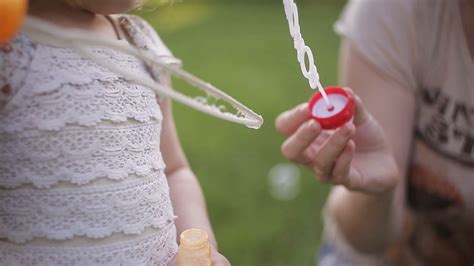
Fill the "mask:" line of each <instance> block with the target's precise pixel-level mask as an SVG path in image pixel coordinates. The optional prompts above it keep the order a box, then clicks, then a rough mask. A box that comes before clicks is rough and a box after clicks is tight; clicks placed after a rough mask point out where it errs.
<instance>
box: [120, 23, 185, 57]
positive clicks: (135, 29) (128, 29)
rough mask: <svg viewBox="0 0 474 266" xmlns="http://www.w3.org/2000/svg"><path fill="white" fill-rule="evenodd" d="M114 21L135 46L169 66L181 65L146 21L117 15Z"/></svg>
mask: <svg viewBox="0 0 474 266" xmlns="http://www.w3.org/2000/svg"><path fill="white" fill-rule="evenodd" d="M114 19H115V20H116V21H117V22H118V24H119V25H120V27H121V28H122V30H123V32H124V33H125V34H126V35H127V37H128V38H129V40H130V41H131V42H132V44H133V45H134V46H136V47H138V48H139V49H145V50H149V51H151V52H152V53H154V54H155V55H157V56H159V57H161V58H162V59H163V60H164V61H165V62H166V63H167V64H176V65H180V64H181V61H180V60H179V59H178V58H176V57H174V55H173V53H172V52H171V51H170V49H169V48H168V46H167V45H166V44H165V43H164V42H163V40H162V38H161V37H160V36H159V34H158V32H157V31H156V30H155V29H154V28H153V26H152V25H150V24H149V23H148V22H147V21H146V20H145V19H143V18H141V17H139V16H136V15H116V16H115V17H114Z"/></svg>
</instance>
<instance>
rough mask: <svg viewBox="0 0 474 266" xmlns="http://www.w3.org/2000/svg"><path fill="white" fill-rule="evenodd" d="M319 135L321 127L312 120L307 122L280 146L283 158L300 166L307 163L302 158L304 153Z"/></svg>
mask: <svg viewBox="0 0 474 266" xmlns="http://www.w3.org/2000/svg"><path fill="white" fill-rule="evenodd" d="M320 133H321V126H320V125H319V124H318V123H317V122H316V121H314V120H312V119H311V120H309V121H308V122H306V123H305V124H303V125H302V126H300V127H299V128H298V129H297V130H296V132H295V133H294V134H293V135H291V136H290V137H289V138H288V139H287V140H286V141H285V142H284V143H283V145H282V146H281V152H282V154H283V156H285V158H287V159H289V160H292V161H297V162H299V163H302V164H306V163H308V160H307V159H305V158H304V151H305V150H306V149H307V148H308V146H309V145H310V144H311V143H312V142H313V141H314V139H316V137H317V136H318V135H319V134H320Z"/></svg>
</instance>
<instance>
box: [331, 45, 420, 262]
mask: <svg viewBox="0 0 474 266" xmlns="http://www.w3.org/2000/svg"><path fill="white" fill-rule="evenodd" d="M340 63H341V64H340V66H341V67H340V71H341V73H340V77H341V84H342V85H345V86H348V87H350V88H352V89H353V90H354V91H355V93H356V94H358V95H359V96H360V97H361V99H362V100H363V102H364V105H365V106H366V107H367V109H368V111H369V112H370V113H371V114H372V115H373V116H374V118H375V119H376V120H377V121H378V123H379V124H380V125H381V127H382V129H383V130H384V132H385V135H386V137H387V140H388V142H389V144H390V146H391V150H392V153H393V156H394V158H395V160H396V163H397V166H398V168H399V173H400V179H399V182H398V184H397V186H396V188H395V189H393V190H391V191H388V192H386V193H382V194H367V193H361V192H353V191H350V190H348V189H346V188H345V187H343V186H338V187H335V188H334V189H333V191H332V192H331V194H330V196H329V199H328V202H327V205H326V207H327V211H328V214H329V215H330V216H331V217H332V218H333V220H335V221H336V223H337V225H338V227H339V229H340V231H341V232H342V233H343V235H344V236H345V237H346V239H347V241H348V242H349V243H350V244H351V245H352V246H353V247H354V248H355V249H356V250H359V251H363V252H372V253H373V252H375V253H376V252H383V251H384V250H385V249H386V248H387V246H388V245H390V244H391V243H392V242H393V241H394V240H395V239H396V238H397V237H398V235H399V232H400V229H401V227H402V224H403V215H404V211H403V210H404V196H405V195H404V194H405V181H404V179H405V176H406V172H407V166H408V163H409V158H410V150H411V144H412V139H413V132H414V120H415V95H414V93H413V90H410V89H409V88H404V87H403V86H402V85H400V84H398V83H397V82H395V81H394V80H393V79H391V78H390V77H388V76H386V75H384V74H383V73H382V72H381V71H379V70H377V68H376V67H375V66H374V65H372V64H371V63H369V62H368V61H367V60H365V59H364V58H363V57H362V56H360V55H359V54H358V53H357V51H356V50H355V49H354V48H353V47H352V46H351V44H350V42H348V41H343V44H342V46H341V62H340ZM361 170H362V171H363V169H361Z"/></svg>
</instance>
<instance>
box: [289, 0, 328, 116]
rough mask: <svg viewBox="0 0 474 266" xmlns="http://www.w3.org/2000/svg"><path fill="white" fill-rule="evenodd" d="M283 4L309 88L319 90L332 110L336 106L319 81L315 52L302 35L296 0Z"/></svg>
mask: <svg viewBox="0 0 474 266" xmlns="http://www.w3.org/2000/svg"><path fill="white" fill-rule="evenodd" d="M283 4H284V7H285V14H286V18H287V20H288V25H289V28H290V34H291V37H293V43H294V47H295V49H296V51H297V58H298V62H299V63H300V67H301V72H302V73H303V76H304V77H305V78H307V79H308V81H309V86H310V87H311V88H312V89H316V88H318V90H319V92H320V93H321V95H322V97H323V100H324V102H325V103H326V107H327V108H328V110H332V109H333V108H334V106H333V105H332V104H331V102H330V101H329V98H328V96H327V94H326V92H325V91H324V88H323V86H322V85H321V81H320V80H319V74H318V69H317V67H316V65H315V64H314V56H313V52H312V51H311V48H309V47H308V46H307V45H306V44H305V42H304V39H303V36H302V35H301V31H300V24H299V17H298V7H297V6H296V4H295V1H294V0H283ZM305 58H308V66H306V64H305Z"/></svg>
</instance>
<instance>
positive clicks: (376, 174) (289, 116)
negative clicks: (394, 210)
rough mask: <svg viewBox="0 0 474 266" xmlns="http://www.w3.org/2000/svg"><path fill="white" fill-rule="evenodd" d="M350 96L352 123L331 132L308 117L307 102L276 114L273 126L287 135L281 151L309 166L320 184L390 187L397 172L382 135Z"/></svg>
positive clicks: (370, 188)
mask: <svg viewBox="0 0 474 266" xmlns="http://www.w3.org/2000/svg"><path fill="white" fill-rule="evenodd" d="M351 93H352V92H351ZM354 98H355V103H356V112H355V117H354V122H353V124H352V123H348V124H346V125H345V126H343V127H341V128H339V129H337V130H336V131H335V133H334V134H332V135H329V134H327V133H325V132H323V131H322V130H321V126H320V125H319V123H318V122H317V121H315V120H313V119H309V110H308V107H307V104H301V105H299V106H297V107H295V108H294V109H292V110H289V111H286V112H284V113H282V114H281V115H280V116H278V118H277V119H276V129H277V130H278V131H279V132H280V133H282V134H283V135H285V136H286V137H287V139H286V141H285V142H284V143H283V144H282V146H281V150H282V153H283V155H284V156H285V157H286V158H287V159H289V160H292V161H295V162H297V163H300V164H302V165H305V166H306V167H308V168H309V169H311V170H312V171H313V172H314V174H315V176H316V178H317V179H319V180H320V181H321V182H323V183H330V184H334V185H343V186H345V187H346V188H348V189H350V190H356V191H361V192H367V193H378V192H384V191H387V190H392V189H393V188H395V186H396V184H397V182H398V179H399V174H398V169H397V165H396V162H395V160H394V158H393V155H392V152H391V150H390V147H389V145H388V142H387V140H386V137H385V134H384V132H383V130H382V128H381V127H380V125H379V124H378V122H377V121H376V120H375V119H374V118H372V116H371V115H370V114H369V113H368V112H367V111H366V109H365V108H364V106H363V105H362V103H361V100H360V98H359V97H358V96H355V97H354Z"/></svg>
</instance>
